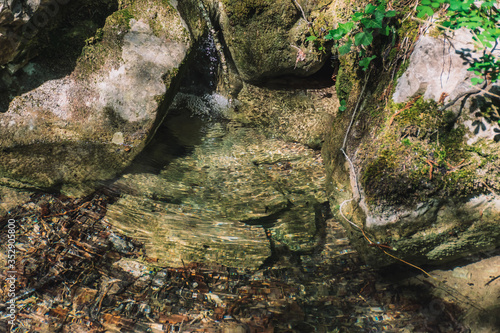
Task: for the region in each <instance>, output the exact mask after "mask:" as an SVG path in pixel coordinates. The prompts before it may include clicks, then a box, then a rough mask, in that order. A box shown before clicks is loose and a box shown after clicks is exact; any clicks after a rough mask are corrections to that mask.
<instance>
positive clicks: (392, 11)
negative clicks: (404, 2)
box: [385, 10, 396, 17]
mask: <svg viewBox="0 0 500 333" xmlns="http://www.w3.org/2000/svg"><path fill="white" fill-rule="evenodd" d="M394 16H396V11H395V10H388V11H387V12H385V17H394Z"/></svg>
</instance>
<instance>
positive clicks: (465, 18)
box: [417, 0, 500, 84]
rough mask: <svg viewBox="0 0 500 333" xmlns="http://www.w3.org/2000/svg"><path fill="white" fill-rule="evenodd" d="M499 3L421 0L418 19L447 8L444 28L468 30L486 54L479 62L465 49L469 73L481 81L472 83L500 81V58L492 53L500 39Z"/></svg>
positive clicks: (467, 0)
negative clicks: (487, 80) (486, 80)
mask: <svg viewBox="0 0 500 333" xmlns="http://www.w3.org/2000/svg"><path fill="white" fill-rule="evenodd" d="M495 4H496V1H483V2H481V3H476V2H475V1H474V0H422V1H421V2H420V6H418V7H417V10H418V11H419V12H418V14H417V17H419V18H422V17H424V16H426V15H428V16H431V15H434V12H435V10H437V9H439V8H440V7H441V6H443V5H447V6H448V7H447V11H446V16H447V18H446V20H445V21H444V22H442V23H441V25H440V26H441V27H442V28H444V29H452V30H455V29H460V28H467V29H469V31H470V32H471V33H472V34H473V39H474V41H475V42H476V43H477V47H478V49H479V50H481V51H483V54H482V56H481V57H479V59H476V58H473V57H472V55H471V54H470V52H468V51H469V50H462V52H461V53H462V54H463V56H464V57H465V58H466V59H467V60H468V61H469V64H470V68H469V69H468V70H469V71H473V72H474V73H475V74H476V75H478V76H482V78H472V79H471V82H472V83H473V84H478V83H483V82H484V80H485V79H486V78H487V79H489V80H490V81H491V82H496V81H497V80H498V79H499V72H500V59H498V58H496V57H495V56H494V55H493V54H492V53H493V51H495V49H496V47H497V45H498V39H499V38H500V12H499V10H498V9H497V8H496V7H495Z"/></svg>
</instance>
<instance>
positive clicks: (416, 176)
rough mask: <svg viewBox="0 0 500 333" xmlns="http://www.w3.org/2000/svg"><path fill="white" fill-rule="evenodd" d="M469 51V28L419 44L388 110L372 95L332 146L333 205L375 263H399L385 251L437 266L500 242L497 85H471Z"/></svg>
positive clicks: (499, 102)
mask: <svg viewBox="0 0 500 333" xmlns="http://www.w3.org/2000/svg"><path fill="white" fill-rule="evenodd" d="M472 49H473V44H472V41H471V36H470V35H468V34H467V33H466V32H465V31H458V32H456V34H455V36H454V37H452V38H446V39H443V37H440V38H438V37H430V36H423V37H421V38H420V39H419V41H418V42H417V43H416V45H415V49H414V51H413V53H412V55H411V57H410V61H409V65H408V68H407V70H406V71H405V72H404V73H403V75H402V76H401V77H400V78H399V80H398V82H397V85H396V88H395V91H394V94H393V96H392V98H393V103H390V104H389V106H390V107H387V108H385V109H383V108H382V106H380V105H379V104H377V103H373V102H371V101H377V100H380V99H377V95H376V93H375V92H373V90H374V89H370V88H368V89H367V92H366V93H365V94H364V96H362V98H363V99H364V101H362V102H361V103H360V108H359V110H358V112H359V113H358V115H357V116H355V119H356V121H355V122H354V123H353V127H352V129H351V131H350V132H349V133H348V136H347V141H344V140H343V139H344V135H343V134H342V135H336V136H332V137H331V138H330V140H329V143H328V145H327V148H326V150H325V151H326V155H327V157H326V160H327V164H328V168H327V169H328V170H329V176H330V180H331V181H332V183H331V187H330V189H331V192H330V193H331V196H330V199H331V200H330V202H331V204H332V207H334V206H336V207H337V209H336V212H337V214H338V215H337V216H338V218H339V219H341V221H343V222H344V225H345V226H346V228H348V229H349V230H350V232H351V235H352V238H351V239H352V241H353V242H354V243H355V244H357V246H358V249H360V251H361V252H362V254H364V256H365V258H366V259H367V261H368V262H370V263H372V264H388V263H390V262H394V258H393V257H392V258H391V257H390V256H389V255H386V254H384V253H383V251H381V249H382V250H385V251H386V252H387V251H389V254H391V255H393V256H395V257H398V258H400V259H403V260H405V261H408V262H411V263H413V264H428V263H433V264H438V263H443V262H446V261H450V260H454V259H459V258H462V257H464V256H468V255H470V254H473V253H476V252H478V251H482V250H489V249H492V248H495V247H498V246H499V245H500V225H499V224H498V217H499V216H500V197H499V195H498V193H499V191H500V182H499V177H498V175H499V171H500V168H499V163H498V158H499V155H498V150H499V148H500V146H499V145H500V143H499V142H500V135H498V134H499V133H500V125H499V123H498V120H500V115H499V113H498V107H499V106H500V98H499V97H498V91H499V89H498V88H499V87H498V86H495V85H491V84H490V85H488V86H486V87H484V86H482V87H481V88H484V89H478V88H479V87H475V86H473V85H472V84H471V81H470V78H471V77H472V75H473V74H472V73H471V72H470V71H467V69H468V65H467V64H466V63H464V60H463V57H467V56H468V54H470V50H472ZM470 56H471V57H475V56H477V55H474V54H473V53H472V54H470ZM386 85H387V82H382V83H381V86H382V87H384V89H388V88H385V87H386ZM376 89H377V91H384V89H381V88H380V87H378V88H376ZM368 101H370V102H368ZM381 110H384V111H381ZM359 115H361V116H359ZM350 116H352V115H350ZM376 117H378V118H377V119H376V120H375V119H374V118H376ZM344 120H345V123H347V122H348V121H350V118H348V117H345V119H344ZM344 142H346V143H347V144H346V146H345V147H343V143H344ZM341 147H342V148H345V151H346V153H347V156H349V161H346V160H345V159H344V156H343V154H342V152H340V148H341ZM351 162H352V164H351ZM341 170H346V171H348V176H349V177H346V175H345V174H343V173H342V171H341ZM380 244H383V247H381V246H380Z"/></svg>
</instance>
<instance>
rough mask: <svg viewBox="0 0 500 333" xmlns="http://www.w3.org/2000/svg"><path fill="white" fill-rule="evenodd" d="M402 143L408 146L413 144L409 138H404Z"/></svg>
mask: <svg viewBox="0 0 500 333" xmlns="http://www.w3.org/2000/svg"><path fill="white" fill-rule="evenodd" d="M401 143H402V144H404V145H405V146H406V147H409V146H411V141H410V139H408V138H404V139H402V140H401Z"/></svg>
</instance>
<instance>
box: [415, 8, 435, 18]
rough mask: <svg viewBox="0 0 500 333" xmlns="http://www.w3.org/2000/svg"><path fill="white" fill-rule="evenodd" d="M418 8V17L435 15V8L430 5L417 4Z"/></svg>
mask: <svg viewBox="0 0 500 333" xmlns="http://www.w3.org/2000/svg"><path fill="white" fill-rule="evenodd" d="M417 10H418V14H417V17H418V18H422V17H424V16H425V15H427V16H432V15H434V10H433V9H432V7H429V6H417Z"/></svg>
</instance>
